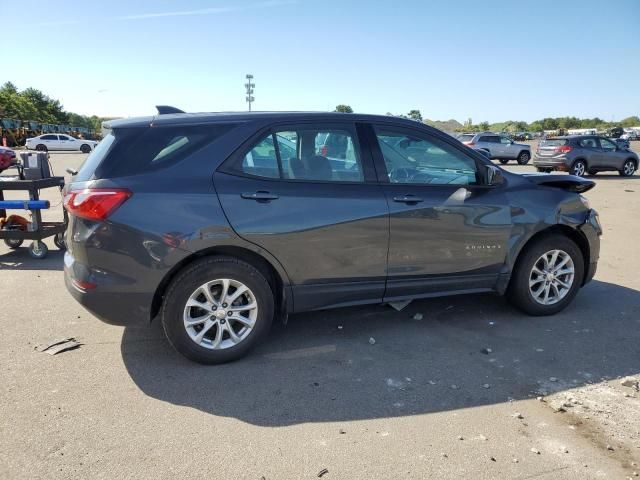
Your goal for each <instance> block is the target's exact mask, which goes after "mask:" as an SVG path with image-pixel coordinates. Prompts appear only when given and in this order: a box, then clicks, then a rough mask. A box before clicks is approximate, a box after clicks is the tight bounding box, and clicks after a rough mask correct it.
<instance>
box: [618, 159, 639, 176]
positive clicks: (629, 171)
mask: <svg viewBox="0 0 640 480" xmlns="http://www.w3.org/2000/svg"><path fill="white" fill-rule="evenodd" d="M619 173H620V175H622V176H623V177H631V176H633V174H634V173H636V162H634V161H633V160H627V161H625V162H624V165H622V170H620V172H619Z"/></svg>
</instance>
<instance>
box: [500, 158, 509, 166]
mask: <svg viewBox="0 0 640 480" xmlns="http://www.w3.org/2000/svg"><path fill="white" fill-rule="evenodd" d="M500 163H501V164H503V165H506V164H507V163H509V160H507V159H506V158H501V159H500Z"/></svg>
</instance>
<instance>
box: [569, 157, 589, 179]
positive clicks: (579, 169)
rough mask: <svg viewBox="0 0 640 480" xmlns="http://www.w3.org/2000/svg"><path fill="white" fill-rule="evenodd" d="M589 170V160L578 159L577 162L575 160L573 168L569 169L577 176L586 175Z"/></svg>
mask: <svg viewBox="0 0 640 480" xmlns="http://www.w3.org/2000/svg"><path fill="white" fill-rule="evenodd" d="M587 171H588V168H587V162H585V161H584V160H576V161H575V162H573V165H571V170H570V171H569V173H570V174H571V175H575V176H576V177H584V176H585V174H586V173H587Z"/></svg>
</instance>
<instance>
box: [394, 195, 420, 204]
mask: <svg viewBox="0 0 640 480" xmlns="http://www.w3.org/2000/svg"><path fill="white" fill-rule="evenodd" d="M393 201H394V202H400V203H420V202H422V201H423V200H422V199H421V198H420V197H416V196H415V195H402V196H400V197H393Z"/></svg>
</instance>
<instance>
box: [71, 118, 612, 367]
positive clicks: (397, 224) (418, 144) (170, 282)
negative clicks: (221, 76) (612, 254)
mask: <svg viewBox="0 0 640 480" xmlns="http://www.w3.org/2000/svg"><path fill="white" fill-rule="evenodd" d="M161 111H162V110H161ZM104 126H105V131H106V132H107V133H106V135H105V137H104V139H103V140H102V141H101V142H100V143H99V144H98V146H97V147H96V148H95V150H93V151H92V153H91V154H90V155H89V156H88V157H87V159H86V161H85V162H84V164H83V165H82V167H81V168H80V170H79V171H78V172H77V173H76V174H75V175H74V176H73V177H72V179H71V182H69V183H68V184H67V186H66V190H65V203H64V205H65V208H66V210H67V211H68V212H69V214H70V215H69V216H70V219H69V226H68V228H67V233H66V242H67V251H66V253H65V257H64V271H65V280H66V284H67V288H68V290H69V291H70V292H71V294H72V295H73V296H74V297H75V298H76V299H77V300H78V301H79V302H80V303H81V304H82V305H84V306H85V307H86V308H87V309H88V310H90V311H91V312H92V313H94V314H95V315H96V316H97V317H98V318H101V319H102V320H104V321H106V322H108V323H113V324H119V325H134V324H136V323H137V322H141V323H143V324H145V323H146V324H149V322H150V321H152V320H153V319H156V318H157V319H158V320H157V321H161V322H162V325H163V328H164V331H165V334H166V336H167V338H168V339H169V341H170V342H171V344H172V345H173V346H174V347H175V348H176V349H177V350H178V351H179V352H181V353H182V354H184V355H185V356H187V357H189V358H191V359H193V360H195V361H198V362H202V363H220V362H226V361H230V360H234V359H237V358H239V357H241V356H242V355H244V354H245V353H247V352H248V351H249V349H251V347H253V346H255V345H256V344H258V343H259V342H260V340H262V339H264V337H265V335H266V334H267V332H268V331H269V327H270V325H271V323H272V321H273V320H274V319H275V320H280V321H285V320H286V318H287V315H289V314H292V313H299V312H307V311H310V310H320V309H326V308H334V307H344V306H349V305H350V306H356V305H364V304H375V303H387V302H395V301H401V300H410V299H417V298H430V297H436V296H441V295H455V294H461V293H480V292H496V293H499V294H504V295H506V296H507V298H508V299H509V300H510V301H511V302H512V303H513V304H514V305H516V306H517V307H518V308H520V309H521V310H523V311H524V312H527V313H529V314H532V315H550V314H553V313H556V312H559V311H560V310H562V309H563V308H565V307H566V306H567V305H569V303H570V302H571V301H572V300H573V298H574V297H575V295H576V294H577V293H578V291H579V290H580V287H582V286H583V285H584V284H586V283H587V282H589V280H591V278H592V277H593V275H594V272H595V270H596V264H597V261H598V254H599V250H600V240H599V236H600V234H601V232H602V230H601V227H600V224H599V221H598V215H597V214H596V212H595V211H594V210H592V209H591V208H590V207H589V205H588V203H587V201H586V199H585V198H584V197H582V196H581V195H580V193H582V192H585V191H587V190H589V189H590V188H592V187H593V186H594V185H595V183H594V182H592V181H589V180H586V179H582V178H577V177H571V176H567V175H538V174H533V175H528V176H527V175H517V174H514V173H510V172H507V171H504V170H502V169H501V168H500V167H498V166H496V165H493V164H492V163H491V161H490V160H489V159H487V158H486V157H485V156H484V155H481V154H480V153H478V152H477V151H474V150H472V149H470V148H467V147H465V146H463V145H462V144H461V143H460V142H458V141H457V140H455V139H453V138H451V137H450V136H449V135H447V134H445V133H443V132H440V131H439V130H436V129H434V128H431V127H428V126H426V125H423V124H420V123H418V122H415V121H412V120H406V119H401V118H397V117H390V116H374V115H355V114H346V113H257V112H253V113H238V114H233V113H224V114H216V113H212V114H185V113H171V114H160V115H156V116H153V117H145V118H137V119H124V120H114V121H110V122H107V123H106V124H105V125H104ZM327 138H329V140H327ZM338 147H340V148H338Z"/></svg>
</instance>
